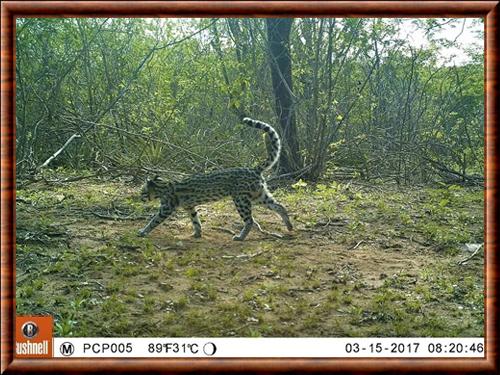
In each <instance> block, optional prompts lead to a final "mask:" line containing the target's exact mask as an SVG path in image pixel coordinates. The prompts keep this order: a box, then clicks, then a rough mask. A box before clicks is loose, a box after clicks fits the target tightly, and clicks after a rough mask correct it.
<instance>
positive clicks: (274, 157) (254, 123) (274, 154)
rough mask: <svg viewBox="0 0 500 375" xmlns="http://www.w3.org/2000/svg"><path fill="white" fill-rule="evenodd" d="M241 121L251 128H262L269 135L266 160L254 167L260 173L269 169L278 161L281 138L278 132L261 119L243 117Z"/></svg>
mask: <svg viewBox="0 0 500 375" xmlns="http://www.w3.org/2000/svg"><path fill="white" fill-rule="evenodd" d="M243 122H244V123H245V124H246V125H248V126H251V127H252V128H257V129H261V130H264V131H265V132H266V133H267V135H268V136H269V139H270V140H271V151H270V152H269V154H268V156H267V159H266V161H265V162H264V163H262V164H261V165H259V166H258V167H257V168H256V169H257V171H258V172H260V173H262V172H264V171H267V170H268V169H271V168H272V167H273V165H274V164H276V162H277V161H278V159H279V157H280V153H281V140H280V137H279V135H278V133H277V132H276V130H274V128H273V127H272V126H271V125H269V124H266V123H265V122H262V121H258V120H252V119H251V118H248V117H245V118H244V119H243Z"/></svg>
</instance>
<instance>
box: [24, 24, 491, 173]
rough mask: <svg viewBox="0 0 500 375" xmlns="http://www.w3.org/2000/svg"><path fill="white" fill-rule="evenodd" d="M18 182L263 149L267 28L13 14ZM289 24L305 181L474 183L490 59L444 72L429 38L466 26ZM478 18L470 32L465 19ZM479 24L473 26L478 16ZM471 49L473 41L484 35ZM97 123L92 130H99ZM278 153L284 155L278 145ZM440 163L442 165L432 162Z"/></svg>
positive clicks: (211, 164)
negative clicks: (254, 122)
mask: <svg viewBox="0 0 500 375" xmlns="http://www.w3.org/2000/svg"><path fill="white" fill-rule="evenodd" d="M16 22H17V25H16V26H17V27H16V33H17V34H16V64H17V65H16V74H17V76H16V84H17V87H16V120H17V121H16V126H17V132H16V133H17V134H16V135H17V143H16V152H17V161H18V172H19V173H25V172H27V171H30V170H33V168H34V167H36V166H39V165H40V164H41V163H43V161H45V160H46V159H47V158H48V157H49V156H50V155H52V153H53V152H55V151H56V150H58V149H59V148H60V147H61V146H62V145H63V144H64V142H65V141H66V140H67V139H68V138H69V137H70V136H71V135H72V134H75V133H83V134H84V136H83V137H82V138H81V139H78V140H76V141H74V142H73V143H72V144H71V145H70V146H69V147H68V148H67V149H66V150H65V151H64V152H63V153H62V154H61V155H60V156H58V157H57V158H56V159H55V160H54V161H53V162H52V164H51V167H54V168H57V167H58V166H64V167H69V168H70V169H75V168H76V169H77V170H78V169H82V168H85V169H90V170H94V169H99V168H102V167H103V166H104V167H106V168H108V169H109V168H110V167H118V168H121V169H130V170H133V171H137V170H140V169H141V168H143V167H145V168H160V169H166V170H170V171H174V172H187V173H192V172H193V171H196V172H199V171H204V170H207V169H212V168H215V167H225V166H236V165H253V164H254V163H255V160H256V159H259V158H262V157H263V155H264V154H265V150H264V145H263V142H261V140H260V138H259V136H260V135H257V134H255V132H251V131H248V129H245V128H244V127H237V126H235V125H236V124H238V123H239V117H240V115H241V114H245V115H249V116H253V117H256V118H259V119H262V120H265V121H268V122H270V123H272V124H275V125H276V126H277V127H278V128H279V126H278V121H277V117H276V116H275V115H274V114H273V113H274V104H275V103H274V98H273V97H272V95H271V93H272V87H271V79H270V76H269V75H270V72H269V65H268V62H269V57H268V56H267V54H268V50H267V49H266V47H265V46H266V45H267V41H266V39H265V38H266V33H265V32H264V30H265V20H262V19H219V20H211V19H140V18H134V19H123V18H112V19H99V18H94V19H84V18H79V19H72V18H44V19H40V18H19V19H17V21H16ZM405 22H406V23H403V21H402V20H400V19H325V18H319V19H307V18H304V19H297V20H295V21H294V23H293V27H292V34H291V40H290V50H291V53H292V56H291V58H292V77H293V97H294V98H295V99H294V109H295V113H296V121H297V128H298V132H299V134H298V137H299V139H298V140H297V141H298V143H299V144H300V152H299V153H300V155H298V157H300V158H301V159H303V161H304V164H305V165H312V168H311V170H310V172H309V174H308V175H306V176H305V178H304V179H309V180H317V179H318V178H320V177H321V176H324V175H329V174H331V175H335V173H336V169H337V168H338V167H343V168H345V167H349V168H351V169H352V170H353V176H354V177H363V178H373V177H374V176H379V177H380V176H385V177H389V178H393V179H395V180H396V181H397V182H398V183H413V182H422V181H423V182H431V181H435V180H439V179H441V178H442V176H441V174H440V173H441V172H442V170H439V169H437V167H443V166H444V167H446V168H447V169H449V170H452V171H456V172H459V173H460V174H463V175H471V174H473V175H479V176H481V175H483V166H484V160H483V158H484V153H483V152H482V150H483V146H484V130H483V128H484V126H483V125H484V120H483V117H484V116H483V115H484V114H483V107H484V106H483V103H484V98H483V91H484V87H483V85H484V80H483V60H482V55H483V51H481V49H478V48H475V47H473V46H471V47H468V49H467V50H466V51H465V52H464V53H465V54H467V55H468V56H469V60H468V62H466V63H463V64H461V65H458V64H457V65H453V66H451V64H450V63H448V64H445V63H444V62H443V56H444V54H443V52H442V51H443V48H446V47H450V46H454V47H457V48H460V47H461V46H460V44H459V42H450V41H448V40H447V39H445V38H443V37H439V38H438V35H439V33H438V30H441V29H442V28H443V27H444V26H443V25H448V26H447V27H449V28H452V27H457V26H458V25H459V23H460V22H462V21H461V20H447V21H446V22H444V23H442V22H441V21H440V20H436V19H427V20H414V21H413V25H414V27H416V28H417V29H419V30H422V31H426V32H427V37H428V38H429V42H430V43H429V45H428V46H426V47H421V48H416V47H414V46H413V45H411V44H409V43H408V41H406V40H404V39H401V38H400V36H399V33H401V32H403V31H404V30H405V28H408V27H409V21H405ZM468 22H472V21H468ZM475 22H476V23H478V22H479V23H480V22H482V21H475ZM478 44H479V45H481V43H480V37H478ZM96 123H97V125H96ZM285 149H286V145H285ZM435 163H438V164H437V165H436V164H435Z"/></svg>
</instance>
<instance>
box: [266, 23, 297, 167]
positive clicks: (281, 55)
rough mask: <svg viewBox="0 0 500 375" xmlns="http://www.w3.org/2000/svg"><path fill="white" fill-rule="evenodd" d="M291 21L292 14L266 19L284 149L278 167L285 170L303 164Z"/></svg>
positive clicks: (276, 104) (272, 75) (277, 111)
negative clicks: (291, 45)
mask: <svg viewBox="0 0 500 375" xmlns="http://www.w3.org/2000/svg"><path fill="white" fill-rule="evenodd" d="M292 22H293V19H292V18H279V19H272V18H268V19H266V26H267V40H268V43H269V54H270V56H269V57H270V66H271V78H272V83H273V92H274V98H275V109H276V115H277V116H278V119H279V124H280V128H281V134H282V138H283V151H282V155H281V158H280V163H279V168H280V170H281V171H282V172H283V173H289V172H292V171H294V170H297V169H300V168H301V167H302V161H301V158H300V154H299V143H298V136H297V126H296V123H295V112H294V108H293V98H292V96H293V86H292V61H291V58H290V30H291V28H292Z"/></svg>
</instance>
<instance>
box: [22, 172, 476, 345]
mask: <svg viewBox="0 0 500 375" xmlns="http://www.w3.org/2000/svg"><path fill="white" fill-rule="evenodd" d="M275 195H276V197H277V198H278V199H279V200H280V201H281V202H282V203H283V204H284V205H285V206H286V207H288V209H289V211H290V213H291V218H292V221H293V223H294V225H295V228H294V230H293V231H292V232H290V233H288V232H286V229H285V228H284V226H283V225H282V223H281V221H280V219H279V217H277V216H275V215H274V214H273V213H272V212H270V211H267V210H265V209H264V208H257V209H256V210H255V212H254V216H255V218H256V220H257V221H258V222H259V223H260V224H261V225H262V227H263V228H264V229H266V230H268V231H272V232H276V233H281V234H282V235H283V238H277V237H275V236H271V235H266V234H263V233H260V232H259V231H257V230H256V229H254V230H252V232H251V233H250V234H249V236H248V238H247V240H246V241H244V242H235V241H232V239H231V237H232V234H231V232H233V233H236V232H238V231H239V229H240V228H241V221H240V219H239V216H238V214H237V213H236V210H235V209H234V207H233V206H232V203H230V202H229V201H221V202H216V203H213V204H210V205H206V206H201V207H200V211H201V220H202V225H203V236H202V238H200V239H195V238H193V237H192V236H191V232H192V228H191V224H190V220H189V218H188V216H187V215H186V214H185V213H183V212H179V213H177V214H176V215H175V216H174V217H173V218H172V219H170V220H169V221H167V222H165V223H164V224H162V225H160V226H159V227H158V228H157V229H156V230H154V231H153V232H152V233H151V234H150V236H149V237H147V238H139V237H137V236H136V232H137V230H138V229H140V228H141V227H142V226H143V225H144V224H145V223H146V222H147V220H148V217H149V215H150V214H151V213H153V212H154V211H155V209H156V208H155V207H156V206H157V205H158V203H157V202H156V203H152V204H147V205H145V204H143V203H142V202H140V201H139V200H138V187H137V186H130V185H127V184H126V183H123V182H103V181H92V182H85V183H82V182H77V183H71V184H70V183H66V184H59V185H57V184H52V185H47V184H41V183H40V184H33V185H29V186H27V187H26V188H24V189H20V190H18V199H17V250H16V251H17V252H16V260H17V291H16V295H17V311H18V314H28V313H30V314H32V313H33V314H38V313H42V314H46V313H47V314H52V315H54V317H55V319H56V335H59V336H70V335H73V336H178V337H179V336H199V337H201V336H205V337H210V336H212V337H216V336H245V337H248V336H252V337H253V336H266V337H278V336H279V337H292V336H293V337H303V336H318V337H319V336H322V337H340V336H360V337H362V336H451V337H453V336H467V337H470V336H482V335H483V325H484V307H483V301H484V298H483V294H484V278H483V269H484V267H483V257H482V256H481V255H480V254H479V255H478V256H475V257H474V258H472V259H471V260H469V261H468V262H467V263H466V264H459V261H460V260H462V259H464V258H467V256H468V255H469V254H470V253H469V252H467V251H466V250H464V249H465V248H467V246H466V244H469V245H468V246H469V247H470V246H471V245H474V244H480V243H482V242H483V233H484V230H483V221H482V220H483V213H482V212H483V193H482V191H481V190H477V189H476V190H469V189H463V188H459V187H453V188H450V187H443V188H440V189H430V188H419V189H395V188H394V187H390V186H378V187H374V188H366V187H356V186H355V185H351V184H349V185H341V184H333V185H318V186H315V187H308V186H306V187H304V186H299V187H296V188H295V189H294V190H291V191H288V192H285V191H278V192H276V194H275Z"/></svg>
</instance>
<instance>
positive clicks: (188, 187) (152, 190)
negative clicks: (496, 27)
mask: <svg viewBox="0 0 500 375" xmlns="http://www.w3.org/2000/svg"><path fill="white" fill-rule="evenodd" d="M243 122H244V123H245V124H246V125H248V126H251V127H253V128H257V129H261V130H263V131H265V132H266V133H267V134H268V136H269V138H270V140H271V150H270V152H269V155H268V157H267V160H266V161H265V162H264V163H262V164H261V165H259V166H258V167H256V168H230V169H222V170H219V171H215V172H210V173H206V174H196V175H193V176H190V177H188V178H186V179H184V180H182V181H180V182H175V181H174V182H168V181H165V180H162V179H161V178H159V177H154V178H153V179H149V178H148V179H147V180H146V183H145V184H144V186H143V188H142V191H141V199H142V200H143V201H146V200H152V199H155V198H159V199H160V202H161V205H160V211H159V212H158V213H157V214H156V215H155V216H154V217H153V218H152V219H151V221H150V222H149V223H148V224H147V225H146V226H145V227H144V228H143V229H141V230H140V231H139V235H140V236H145V235H147V234H148V233H149V232H151V231H152V230H153V229H154V228H155V227H157V226H158V225H159V224H160V223H161V222H163V221H164V220H165V219H166V218H167V217H169V216H170V215H171V214H172V213H173V212H174V211H175V210H176V209H177V207H182V208H184V209H186V210H187V211H188V212H189V213H190V215H191V222H192V224H193V228H194V237H201V224H200V219H199V217H198V212H197V210H196V205H198V204H201V203H207V202H210V201H214V200H218V199H220V198H223V197H228V196H229V197H231V198H232V199H233V202H234V204H235V205H236V209H237V210H238V213H239V214H240V216H241V218H242V219H243V222H244V226H243V229H242V230H241V232H240V234H238V235H236V236H234V237H233V240H236V241H243V240H244V239H245V237H246V236H247V235H248V232H250V230H251V229H252V227H253V226H254V224H255V225H257V226H258V224H257V223H256V222H255V221H254V219H253V217H252V204H263V205H264V206H266V207H267V208H269V209H271V210H273V211H276V212H277V213H278V214H279V215H280V216H281V218H282V219H283V222H284V224H285V225H286V227H287V229H288V230H292V228H293V227H292V223H291V222H290V219H289V217H288V213H287V211H286V209H285V208H284V207H283V206H282V205H281V204H279V203H278V202H277V201H276V200H275V199H274V198H273V196H272V195H271V193H269V191H268V189H267V186H266V180H265V179H264V177H263V175H262V173H263V172H264V171H267V170H269V169H270V168H271V167H272V166H273V165H274V164H276V162H277V161H278V158H279V156H280V152H281V142H280V138H279V136H278V133H277V132H276V130H274V129H273V127H272V126H270V125H268V124H266V123H264V122H262V121H257V120H252V119H250V118H248V117H246V118H244V119H243ZM259 229H260V227H259Z"/></svg>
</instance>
